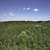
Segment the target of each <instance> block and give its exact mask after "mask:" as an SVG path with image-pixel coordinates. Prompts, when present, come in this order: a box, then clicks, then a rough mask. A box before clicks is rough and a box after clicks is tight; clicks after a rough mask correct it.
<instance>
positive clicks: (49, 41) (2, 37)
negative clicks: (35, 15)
mask: <svg viewBox="0 0 50 50" xmlns="http://www.w3.org/2000/svg"><path fill="white" fill-rule="evenodd" d="M0 50H50V22H25V21H23V22H22V21H21V22H20V21H17V22H3V23H0Z"/></svg>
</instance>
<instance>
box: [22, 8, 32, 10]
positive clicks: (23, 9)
mask: <svg viewBox="0 0 50 50" xmlns="http://www.w3.org/2000/svg"><path fill="white" fill-rule="evenodd" d="M30 9H31V8H23V10H30Z"/></svg>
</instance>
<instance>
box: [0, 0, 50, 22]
mask: <svg viewBox="0 0 50 50" xmlns="http://www.w3.org/2000/svg"><path fill="white" fill-rule="evenodd" d="M7 20H31V21H36V20H50V0H0V21H7Z"/></svg>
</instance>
